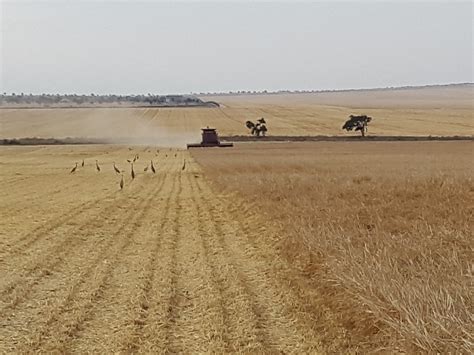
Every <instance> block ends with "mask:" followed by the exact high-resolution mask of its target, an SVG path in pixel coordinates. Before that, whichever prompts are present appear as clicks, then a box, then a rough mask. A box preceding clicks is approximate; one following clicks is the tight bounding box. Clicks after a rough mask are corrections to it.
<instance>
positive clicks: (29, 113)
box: [0, 86, 474, 147]
mask: <svg viewBox="0 0 474 355" xmlns="http://www.w3.org/2000/svg"><path fill="white" fill-rule="evenodd" d="M473 90H474V89H473V87H472V86H466V87H461V88H432V89H412V90H399V91H397V90H395V91H390V90H389V91H368V92H348V93H344V92H342V93H326V94H324V93H323V94H284V95H260V96H259V95H255V96H222V97H206V98H204V100H215V101H218V102H220V103H221V104H222V106H221V107H220V108H71V109H65V108H63V109H1V110H0V127H1V129H0V138H22V137H41V138H50V137H55V138H64V137H96V138H107V139H109V140H110V141H111V142H114V141H117V140H118V139H119V138H127V140H128V141H130V142H134V143H137V144H143V143H149V144H155V145H174V146H180V147H184V144H185V143H187V142H190V141H191V142H192V141H193V140H199V134H200V131H199V130H200V128H203V127H206V126H210V127H214V128H217V129H218V131H219V132H220V134H221V135H247V134H248V129H247V128H246V127H245V122H246V121H247V120H251V121H255V120H256V119H258V118H260V117H264V118H265V119H266V120H267V127H268V129H269V131H268V135H292V136H298V135H309V136H314V135H342V136H343V135H354V132H349V133H348V132H345V131H343V130H342V129H341V127H342V125H343V124H344V122H345V120H346V118H347V116H348V115H349V114H367V115H369V116H372V117H373V118H374V120H373V122H372V123H371V124H370V126H369V134H373V135H382V136H383V135H385V136H386V135H402V136H410V135H412V136H413V135H414V136H428V135H432V136H451V135H461V136H472V135H474V121H473V116H472V112H473V104H472V102H473V98H474V91H473Z"/></svg>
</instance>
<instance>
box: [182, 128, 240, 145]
mask: <svg viewBox="0 0 474 355" xmlns="http://www.w3.org/2000/svg"><path fill="white" fill-rule="evenodd" d="M187 146H188V149H189V148H206V147H233V146H234V144H233V143H221V142H220V141H219V137H218V136H217V132H216V129H215V128H209V127H207V128H202V142H201V143H193V144H188V145H187Z"/></svg>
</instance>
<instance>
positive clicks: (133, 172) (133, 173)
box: [131, 163, 135, 180]
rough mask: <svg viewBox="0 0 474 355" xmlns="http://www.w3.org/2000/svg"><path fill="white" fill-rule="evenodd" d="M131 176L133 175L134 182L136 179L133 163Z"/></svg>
mask: <svg viewBox="0 0 474 355" xmlns="http://www.w3.org/2000/svg"><path fill="white" fill-rule="evenodd" d="M131 174H132V180H133V179H135V170H133V163H132V170H131Z"/></svg>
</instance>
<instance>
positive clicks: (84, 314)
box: [25, 175, 167, 351]
mask: <svg viewBox="0 0 474 355" xmlns="http://www.w3.org/2000/svg"><path fill="white" fill-rule="evenodd" d="M166 177H167V176H166V175H165V176H163V178H162V180H161V182H160V183H158V184H156V185H155V188H154V189H153V190H152V191H149V194H148V196H146V197H145V196H142V197H141V198H140V202H139V203H138V204H137V205H132V206H129V208H128V211H127V212H126V213H125V215H123V216H121V222H122V223H121V224H119V225H118V226H117V228H115V229H112V230H111V231H110V235H108V237H107V238H106V239H104V240H103V241H102V242H100V243H97V244H96V245H93V246H92V247H93V249H90V250H85V251H83V250H76V252H78V256H79V259H76V260H75V263H72V262H71V261H68V262H67V263H66V265H65V267H70V268H71V270H61V271H62V273H63V274H65V275H72V276H73V277H72V278H68V279H65V280H63V283H64V285H63V289H61V290H60V291H59V292H58V293H59V295H58V294H56V295H55V300H56V301H57V302H56V303H54V304H53V305H46V307H45V308H43V309H42V312H40V313H38V314H37V315H36V318H35V317H32V318H33V319H30V320H29V321H28V323H29V324H31V323H33V324H35V327H34V328H33V329H34V331H32V332H31V334H29V339H28V342H27V343H26V345H27V346H26V348H25V350H26V349H28V350H31V349H36V350H39V349H42V350H46V349H49V350H51V351H53V350H54V351H58V350H59V351H65V347H66V345H67V344H68V343H69V342H70V340H71V339H73V338H75V337H76V335H77V333H79V332H80V331H81V329H82V327H83V325H84V323H85V322H87V321H88V320H89V319H90V318H91V317H92V318H93V317H94V316H95V314H96V312H94V311H93V309H94V308H95V307H96V304H97V303H100V300H102V299H103V298H104V297H106V291H107V288H108V286H109V283H110V282H111V279H112V278H113V277H112V276H113V274H114V273H115V272H116V268H117V265H119V264H120V263H121V256H122V255H123V253H124V252H125V251H126V250H127V249H129V248H131V247H133V245H134V242H133V235H134V232H135V230H137V229H139V227H140V226H141V223H143V222H142V219H143V218H144V217H145V215H146V213H148V210H149V208H150V206H151V204H152V203H153V201H154V199H155V198H156V196H157V194H159V193H160V191H161V189H162V187H163V185H164V184H165V182H166ZM50 283H51V284H52V285H53V284H57V283H58V280H55V282H54V283H53V282H50ZM43 284H44V287H42V288H40V289H39V290H38V291H39V292H41V293H43V294H45V293H46V292H47V286H48V283H47V282H46V283H43ZM64 286H65V287H64ZM108 301H110V299H109V300H108ZM35 322H36V323H35Z"/></svg>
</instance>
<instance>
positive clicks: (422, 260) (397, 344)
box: [193, 142, 474, 353]
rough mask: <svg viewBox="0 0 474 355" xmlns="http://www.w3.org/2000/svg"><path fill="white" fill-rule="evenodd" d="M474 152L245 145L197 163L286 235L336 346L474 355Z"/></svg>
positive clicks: (283, 246) (428, 146)
mask: <svg viewBox="0 0 474 355" xmlns="http://www.w3.org/2000/svg"><path fill="white" fill-rule="evenodd" d="M472 148H473V146H472V143H471V142H461V143H458V142H436V143H434V142H422V143H415V142H410V143H407V142H403V143H388V142H380V143H298V144H297V143H294V144H265V145H255V144H242V145H240V146H238V147H237V148H236V149H233V150H195V151H193V156H194V157H195V158H196V159H197V161H198V162H199V163H200V164H201V165H202V166H203V167H204V171H205V172H206V173H207V175H208V176H210V177H211V178H212V180H213V181H214V182H215V183H216V184H217V185H218V186H219V187H220V188H221V189H222V190H225V191H237V192H238V194H239V195H240V196H242V197H243V198H244V199H245V200H246V201H248V202H252V203H254V204H256V205H257V207H258V208H259V209H260V211H261V213H262V217H261V219H264V222H263V224H264V225H265V226H268V227H269V229H270V230H271V232H270V233H268V235H269V236H271V235H273V236H274V235H275V234H277V235H278V236H279V238H278V240H279V242H278V244H277V245H278V250H279V253H280V255H283V256H284V257H285V258H286V259H287V260H288V261H289V262H290V263H291V264H292V265H293V266H294V267H296V268H298V270H299V277H301V280H303V281H302V283H301V282H300V283H298V284H297V286H298V287H303V288H306V290H307V291H308V292H307V294H308V295H311V297H308V298H307V300H308V303H311V304H312V307H313V308H319V309H328V310H329V315H327V314H326V315H325V314H320V315H319V317H320V318H319V319H318V320H317V322H318V323H319V325H318V326H319V328H320V330H321V332H320V333H321V335H322V336H324V337H325V344H326V346H327V347H328V349H331V344H332V343H334V341H335V339H338V338H340V337H344V338H345V339H346V340H345V346H346V349H350V350H353V351H358V350H361V349H363V350H364V351H381V350H383V351H389V352H394V351H408V352H419V351H422V352H441V353H446V352H463V353H472V351H473V350H474V338H473V336H472V334H474V329H473V326H472V324H474V319H473V313H472V312H473V304H474V303H473V287H472V285H473V284H472V277H473V272H474V269H473V265H472V260H473V259H474V254H473V246H472V230H473V223H472V221H473V215H472V214H473V202H472V201H473V197H474V196H473V194H474V184H473V181H472V178H471V176H472V174H473V169H472ZM264 236H265V234H262V236H261V237H262V238H263V237H264ZM305 281H306V282H305ZM329 319H332V320H335V322H329V321H328V320H329ZM331 327H333V328H331ZM333 349H334V348H333ZM338 350H341V348H339V349H338Z"/></svg>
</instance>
